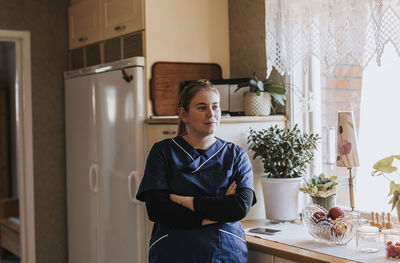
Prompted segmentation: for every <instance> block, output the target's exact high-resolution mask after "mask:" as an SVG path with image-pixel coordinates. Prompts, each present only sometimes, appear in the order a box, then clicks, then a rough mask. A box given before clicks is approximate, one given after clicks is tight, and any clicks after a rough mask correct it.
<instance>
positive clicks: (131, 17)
mask: <svg viewBox="0 0 400 263" xmlns="http://www.w3.org/2000/svg"><path fill="white" fill-rule="evenodd" d="M100 3H101V8H100V11H101V15H100V19H101V22H102V33H103V36H102V38H103V39H109V38H113V37H117V36H120V35H124V34H127V33H130V32H135V31H139V30H142V29H144V15H143V2H142V0H101V1H100Z"/></svg>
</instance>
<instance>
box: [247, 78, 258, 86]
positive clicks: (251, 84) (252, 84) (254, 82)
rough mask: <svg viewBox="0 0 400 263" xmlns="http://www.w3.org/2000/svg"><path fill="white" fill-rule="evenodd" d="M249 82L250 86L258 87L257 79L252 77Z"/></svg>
mask: <svg viewBox="0 0 400 263" xmlns="http://www.w3.org/2000/svg"><path fill="white" fill-rule="evenodd" d="M249 83H250V86H252V87H257V81H255V80H254V79H251V80H250V82H249Z"/></svg>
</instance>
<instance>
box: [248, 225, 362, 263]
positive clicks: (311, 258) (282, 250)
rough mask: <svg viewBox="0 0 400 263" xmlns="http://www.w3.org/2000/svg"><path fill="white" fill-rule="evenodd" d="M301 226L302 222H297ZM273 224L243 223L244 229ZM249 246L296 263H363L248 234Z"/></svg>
mask: <svg viewBox="0 0 400 263" xmlns="http://www.w3.org/2000/svg"><path fill="white" fill-rule="evenodd" d="M295 223H297V224H299V225H300V224H301V223H300V222H295ZM268 225H271V223H270V222H269V221H268V220H266V219H252V220H244V221H242V226H243V228H244V229H246V228H251V227H260V226H268ZM246 241H247V246H248V248H249V249H250V250H254V251H258V252H262V253H265V254H269V255H274V256H278V257H281V258H286V259H289V260H293V261H296V262H321V263H322V262H332V263H355V262H361V261H353V260H349V259H345V258H342V257H336V256H332V255H328V254H325V253H321V252H318V251H317V250H312V249H306V248H301V247H297V246H293V245H289V244H284V243H281V242H276V241H272V240H266V239H262V238H259V237H255V236H250V235H248V234H246Z"/></svg>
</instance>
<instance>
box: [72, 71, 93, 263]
mask: <svg viewBox="0 0 400 263" xmlns="http://www.w3.org/2000/svg"><path fill="white" fill-rule="evenodd" d="M92 86H93V85H92V83H91V81H90V77H88V76H87V77H83V78H73V79H67V80H66V81H65V116H66V117H65V123H66V150H67V151H66V169H67V209H68V213H67V215H68V258H69V261H68V262H69V263H79V262H85V263H96V262H99V257H98V255H99V251H98V244H97V242H98V235H97V233H98V223H97V218H98V217H99V209H98V202H97V200H98V192H97V191H96V189H98V181H99V180H98V176H99V173H98V172H99V171H98V168H97V167H98V166H97V154H96V152H97V149H96V129H95V121H94V116H95V110H94V104H93V100H92V98H93V96H94V94H95V92H94V88H92Z"/></svg>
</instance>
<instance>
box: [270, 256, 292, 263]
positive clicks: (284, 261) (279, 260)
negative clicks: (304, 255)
mask: <svg viewBox="0 0 400 263" xmlns="http://www.w3.org/2000/svg"><path fill="white" fill-rule="evenodd" d="M274 258H275V261H274V262H275V263H297V261H293V260H289V259H285V258H280V257H276V256H275V257H274Z"/></svg>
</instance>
